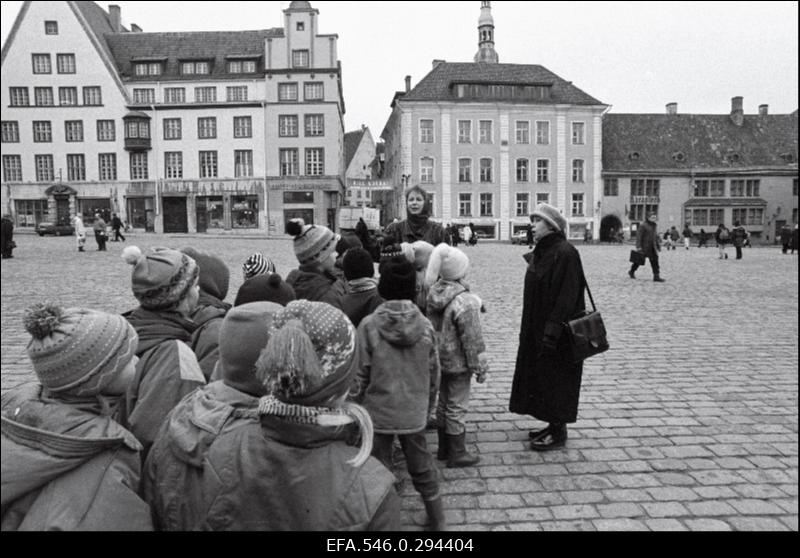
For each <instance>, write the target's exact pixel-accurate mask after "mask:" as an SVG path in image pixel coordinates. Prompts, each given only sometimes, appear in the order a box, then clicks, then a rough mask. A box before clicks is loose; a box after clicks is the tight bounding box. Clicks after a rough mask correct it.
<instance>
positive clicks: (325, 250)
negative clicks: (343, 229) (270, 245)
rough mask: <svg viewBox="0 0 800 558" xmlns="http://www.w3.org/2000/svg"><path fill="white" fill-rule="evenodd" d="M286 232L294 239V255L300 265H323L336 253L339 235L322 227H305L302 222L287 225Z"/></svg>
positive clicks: (297, 221)
mask: <svg viewBox="0 0 800 558" xmlns="http://www.w3.org/2000/svg"><path fill="white" fill-rule="evenodd" d="M286 232H287V233H288V234H290V235H292V236H293V237H294V254H295V256H297V261H298V262H300V265H307V264H312V263H322V262H324V261H326V260H327V259H328V258H330V256H331V254H333V253H334V252H335V251H336V243H337V242H339V238H340V237H339V235H338V234H333V231H331V230H330V229H328V228H327V227H323V226H322V225H304V224H303V221H302V220H292V221H289V222H288V223H287V224H286Z"/></svg>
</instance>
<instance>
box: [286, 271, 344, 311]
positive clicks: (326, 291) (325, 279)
mask: <svg viewBox="0 0 800 558" xmlns="http://www.w3.org/2000/svg"><path fill="white" fill-rule="evenodd" d="M286 282H287V283H288V284H289V285H291V287H292V288H293V289H294V294H295V296H296V297H297V300H300V299H306V300H310V301H312V302H327V303H328V304H330V305H331V306H333V307H334V308H338V309H340V310H341V308H342V297H343V296H344V295H345V292H346V290H345V284H344V281H342V280H341V279H340V278H339V277H337V276H336V275H334V274H333V273H330V272H327V271H320V270H318V269H316V268H315V267H313V266H312V267H307V266H300V267H299V268H298V269H294V270H292V271H291V272H289V275H288V276H287V277H286Z"/></svg>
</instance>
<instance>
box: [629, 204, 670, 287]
mask: <svg viewBox="0 0 800 558" xmlns="http://www.w3.org/2000/svg"><path fill="white" fill-rule="evenodd" d="M657 220H658V215H657V214H656V213H655V212H651V213H649V214H648V215H647V219H645V222H644V223H642V224H641V225H639V230H638V231H637V232H636V250H638V251H639V252H641V253H642V254H644V255H645V257H646V258H648V259H649V260H650V266H651V267H652V268H653V281H655V282H657V283H663V282H664V279H662V278H661V267H660V266H659V264H658V253H659V252H660V251H661V245H660V243H659V241H658V234H657V233H656V221H657ZM667 236H669V235H667ZM637 269H639V264H631V268H630V270H629V271H628V276H630V278H631V279H636V275H635V274H636V270H637Z"/></svg>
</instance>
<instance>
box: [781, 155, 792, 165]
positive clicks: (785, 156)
mask: <svg viewBox="0 0 800 558" xmlns="http://www.w3.org/2000/svg"><path fill="white" fill-rule="evenodd" d="M781 159H783V160H784V161H786V162H787V163H794V154H792V153H782V154H781Z"/></svg>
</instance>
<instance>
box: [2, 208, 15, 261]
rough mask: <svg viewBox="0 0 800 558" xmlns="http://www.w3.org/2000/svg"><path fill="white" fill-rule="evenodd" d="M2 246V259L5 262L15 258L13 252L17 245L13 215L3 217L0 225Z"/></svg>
mask: <svg viewBox="0 0 800 558" xmlns="http://www.w3.org/2000/svg"><path fill="white" fill-rule="evenodd" d="M0 224H1V225H2V228H1V229H0V245H2V257H3V259H4V260H7V259H8V258H13V257H14V255H13V254H12V252H13V251H14V248H15V247H16V246H17V244H16V243H15V242H14V222H13V221H12V220H11V215H3V219H2V221H1V223H0Z"/></svg>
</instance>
